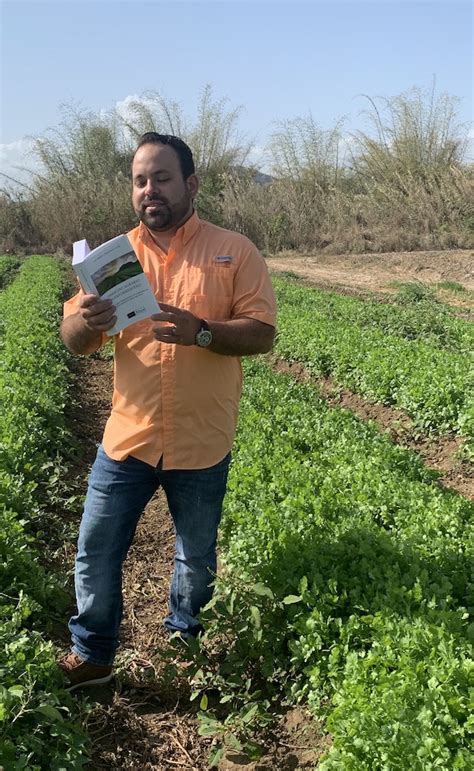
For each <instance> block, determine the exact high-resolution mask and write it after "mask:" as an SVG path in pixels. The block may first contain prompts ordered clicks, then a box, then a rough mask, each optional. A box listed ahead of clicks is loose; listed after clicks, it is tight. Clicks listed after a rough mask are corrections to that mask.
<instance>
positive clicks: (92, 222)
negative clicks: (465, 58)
mask: <svg viewBox="0 0 474 771" xmlns="http://www.w3.org/2000/svg"><path fill="white" fill-rule="evenodd" d="M367 105H368V107H367V110H366V112H365V119H366V120H367V121H368V129H367V131H359V132H357V133H356V134H355V135H353V136H351V137H348V136H347V135H345V134H344V131H343V123H342V122H338V123H337V124H336V125H335V126H334V127H333V128H332V129H330V130H323V129H322V128H321V127H319V126H318V125H317V123H316V122H315V120H314V119H313V117H312V116H311V115H309V116H307V117H304V118H296V119H294V120H288V121H285V122H283V123H281V124H279V125H277V126H276V128H275V131H274V133H273V135H272V137H271V139H270V142H269V145H268V147H267V148H266V152H267V155H269V156H270V157H271V159H272V161H271V163H272V169H271V171H272V177H271V178H270V181H269V183H267V184H264V185H262V184H258V182H257V181H256V177H255V172H256V169H255V168H253V167H252V166H251V165H250V164H249V162H248V158H249V152H250V150H251V143H249V142H247V141H246V140H244V138H243V137H242V135H241V133H240V132H239V119H240V108H232V107H230V106H229V105H228V102H227V100H225V99H215V98H214V95H213V92H212V89H211V87H210V86H207V87H206V88H205V89H204V90H203V92H202V94H201V97H200V100H199V104H198V109H197V115H196V118H195V119H194V121H190V120H189V119H188V118H187V116H186V115H185V113H184V111H183V109H182V107H181V106H180V105H179V104H178V103H177V102H175V101H170V100H168V99H166V98H165V97H163V96H162V95H161V94H158V93H147V94H145V95H144V96H143V97H142V98H141V99H139V100H136V101H135V102H130V104H129V105H128V107H129V109H128V114H127V117H126V118H124V117H123V115H120V114H119V113H118V112H117V111H111V112H109V113H108V114H106V115H104V114H100V115H97V114H92V113H85V112H77V111H74V110H68V111H66V112H65V117H64V119H63V122H62V123H61V125H60V126H59V127H58V128H57V129H56V130H55V131H53V132H50V134H49V135H48V136H45V137H41V138H38V139H36V141H35V149H34V152H35V154H36V156H37V158H38V160H39V161H40V163H41V168H42V171H41V173H39V174H35V175H33V176H32V180H31V184H30V185H29V188H28V189H22V192H21V193H18V194H16V195H14V194H12V193H11V190H10V191H9V192H7V191H3V193H1V192H0V234H1V235H0V249H1V250H2V251H18V250H24V251H25V250H26V251H28V249H30V250H31V249H35V250H36V251H39V250H40V249H43V250H53V249H58V248H63V249H67V250H69V249H70V245H71V242H72V241H74V240H75V239H77V238H81V237H84V236H86V237H87V238H88V240H89V241H90V243H91V244H96V243H99V242H101V241H103V240H105V239H106V238H109V237H111V236H113V235H116V234H117V233H119V232H123V231H126V230H127V229H129V228H130V227H132V226H133V224H134V222H135V216H134V214H133V211H132V207H131V204H130V178H129V177H130V174H129V172H130V162H131V159H132V156H133V151H134V146H135V144H136V139H137V137H138V136H139V135H140V134H142V133H143V132H145V131H151V130H153V131H161V132H164V133H175V134H177V135H179V136H182V137H183V138H184V139H185V140H186V141H187V142H188V143H189V144H190V146H191V148H192V149H193V153H194V156H195V160H196V166H197V170H198V173H199V175H200V178H201V188H200V192H199V196H198V200H197V207H198V210H199V213H200V214H201V216H203V217H205V218H206V219H210V220H211V221H213V222H215V223H217V224H220V225H223V226H226V227H231V228H234V229H236V230H239V231H241V232H243V233H245V234H246V235H248V236H249V237H250V238H252V240H254V241H255V242H256V243H257V244H258V245H259V246H260V247H261V248H263V249H265V250H266V251H267V252H276V251H279V250H282V249H327V250H331V251H334V252H337V251H358V252H360V251H395V250H400V249H408V250H410V249H423V248H449V247H467V248H472V247H473V246H474V167H473V166H472V165H471V166H469V165H468V164H466V163H465V162H464V157H465V148H466V137H467V133H466V131H465V129H464V127H463V126H461V125H459V124H458V122H457V117H456V99H454V98H453V97H451V96H449V95H445V94H443V95H441V96H437V95H436V94H435V91H434V88H433V89H432V90H430V91H423V90H421V89H418V88H414V89H412V90H411V91H409V92H407V93H404V94H401V95H399V96H395V97H393V98H391V99H373V98H371V97H367Z"/></svg>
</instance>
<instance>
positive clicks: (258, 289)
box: [231, 239, 277, 327]
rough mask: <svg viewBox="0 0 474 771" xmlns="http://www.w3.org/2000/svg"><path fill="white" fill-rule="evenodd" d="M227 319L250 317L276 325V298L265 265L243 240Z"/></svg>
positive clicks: (259, 256) (253, 249)
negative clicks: (241, 254) (243, 249)
mask: <svg viewBox="0 0 474 771" xmlns="http://www.w3.org/2000/svg"><path fill="white" fill-rule="evenodd" d="M246 241H247V239H246ZM231 318H233V319H242V318H251V319H256V320H257V321H262V322H264V323H265V324H270V325H271V326H272V327H275V326H276V319H277V307H276V299H275V293H274V291H273V286H272V282H271V280H270V275H269V273H268V268H267V264H266V262H265V260H264V258H263V257H262V255H261V254H260V252H259V251H258V249H257V247H256V246H254V244H252V242H251V241H247V248H246V249H245V251H244V254H243V256H242V259H241V260H240V263H239V266H238V268H237V271H236V274H235V278H234V300H233V306H232V314H231Z"/></svg>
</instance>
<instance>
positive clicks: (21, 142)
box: [0, 137, 39, 189]
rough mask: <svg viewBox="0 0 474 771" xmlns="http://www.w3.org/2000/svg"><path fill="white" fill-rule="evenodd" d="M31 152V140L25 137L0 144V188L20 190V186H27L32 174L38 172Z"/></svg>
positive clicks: (36, 163)
mask: <svg viewBox="0 0 474 771" xmlns="http://www.w3.org/2000/svg"><path fill="white" fill-rule="evenodd" d="M32 150H33V140H32V139H28V138H26V137H25V138H23V139H17V140H16V141H15V142H8V143H4V144H0V188H7V189H20V188H21V187H22V185H28V183H29V182H30V181H31V176H32V173H33V174H34V173H35V172H37V171H39V164H38V161H37V159H36V158H34V156H33V154H32ZM12 180H17V181H18V183H20V184H19V185H18V184H15V182H14V181H12Z"/></svg>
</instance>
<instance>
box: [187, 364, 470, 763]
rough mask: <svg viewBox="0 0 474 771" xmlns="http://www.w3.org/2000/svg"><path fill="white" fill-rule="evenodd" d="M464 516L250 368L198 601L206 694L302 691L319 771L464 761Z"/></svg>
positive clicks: (465, 508) (407, 458) (259, 368)
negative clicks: (208, 650)
mask: <svg viewBox="0 0 474 771" xmlns="http://www.w3.org/2000/svg"><path fill="white" fill-rule="evenodd" d="M472 514H473V507H472V505H471V504H470V503H469V502H468V501H466V500H465V499H463V498H462V497H460V496H458V495H455V494H454V493H451V492H449V491H446V490H444V489H442V488H441V487H440V486H439V485H438V484H437V483H436V481H435V480H434V475H433V472H430V471H428V470H426V469H425V468H424V467H423V465H422V463H421V462H420V460H419V459H418V457H417V456H416V455H415V454H414V453H412V452H410V451H408V450H405V449H403V448H400V447H397V446H394V445H393V444H391V443H390V442H389V441H388V440H387V439H386V438H385V437H382V436H380V435H379V434H378V433H377V432H376V430H375V429H374V428H373V427H372V426H371V425H367V424H364V423H363V422H362V421H359V420H358V419H357V418H355V417H354V416H352V415H351V414H350V413H349V412H347V411H344V410H340V409H328V407H327V406H326V404H325V402H324V401H323V400H321V399H320V398H319V396H318V395H317V393H316V391H315V390H314V389H313V388H312V387H311V386H309V385H303V384H298V383H295V382H294V381H293V380H292V379H291V378H289V377H286V376H282V375H276V374H274V373H272V372H271V371H270V370H269V369H268V368H266V367H264V366H263V365H261V364H259V363H257V362H252V363H250V364H249V365H248V366H247V367H246V388H245V390H244V397H243V401H242V408H241V414H240V420H239V430H238V436H237V442H236V447H235V452H234V455H233V463H232V467H231V475H230V479H229V486H228V493H227V496H226V504H225V515H224V520H223V525H222V536H221V554H222V556H223V559H224V561H225V566H226V569H225V571H224V576H227V577H225V578H224V579H223V580H222V581H219V582H218V587H219V588H218V591H217V593H216V595H215V598H214V600H213V601H212V603H211V607H210V609H209V610H208V614H209V620H208V622H207V623H208V624H209V629H210V632H211V634H212V630H213V624H215V626H216V629H217V632H219V633H220V634H222V633H225V640H226V642H225V645H226V656H225V660H224V663H223V664H222V665H221V667H222V672H223V673H224V677H223V678H222V679H221V681H220V682H219V687H220V689H221V693H223V694H224V695H223V697H222V699H221V701H222V702H223V703H228V702H232V700H234V701H235V699H236V698H237V697H238V698H240V699H241V700H242V699H243V698H244V697H245V698H246V700H247V703H246V712H245V714H244V715H243V721H244V722H245V721H246V720H247V721H249V722H250V718H251V717H254V716H255V715H256V714H258V712H259V710H260V712H262V708H261V704H262V703H263V704H264V709H263V711H264V710H265V709H269V704H270V703H271V702H272V698H273V697H272V694H274V692H275V689H278V688H281V689H283V691H284V692H285V693H286V695H287V696H289V697H290V698H291V699H293V700H295V699H296V700H304V701H306V702H307V703H309V705H310V706H311V707H312V709H313V710H314V712H315V714H316V715H317V716H319V717H320V716H321V715H326V718H327V720H326V726H327V728H328V729H329V730H330V731H331V733H332V734H333V741H334V743H333V746H332V748H331V750H330V751H329V753H328V756H327V758H326V760H324V761H323V762H322V764H321V766H320V767H321V768H324V769H340V768H344V769H347V770H348V771H351V770H352V769H353V771H371V770H372V769H375V768H378V769H406V768H410V769H412V771H425V769H428V768H430V769H435V768H466V769H467V768H469V767H470V754H469V746H470V740H471V739H472V732H473V729H474V720H473V718H472V715H473V712H472V701H471V703H470V698H471V700H472V690H471V691H470V690H469V682H470V678H472V671H473V670H472V667H473V665H472V642H473V639H474V625H472V624H471V625H469V613H470V612H471V613H472V610H473V608H472V589H473V583H472V565H473V561H472V558H473V556H474V555H473V551H474V536H473V526H472V525H473V523H472ZM469 598H470V599H469ZM469 603H470V604H469ZM223 625H224V626H223ZM224 627H226V628H224ZM238 664H240V675H239V678H235V676H233V674H232V671H234V672H235V670H236V668H237V666H238ZM226 667H227V669H226ZM262 676H263V677H262ZM226 678H227V679H226ZM246 678H247V680H246ZM195 682H197V685H198V686H199V685H201V687H203V683H204V685H205V678H204V675H203V674H202V671H201V672H200V673H198V675H197V676H196V679H195ZM213 682H214V684H215V682H216V678H215V677H214V681H213V680H212V679H211V680H208V684H209V685H210V686H212V684H213ZM232 683H234V685H232ZM245 683H246V685H243V684H245ZM471 684H472V683H471ZM226 689H227V690H226ZM239 689H240V690H239ZM244 690H245V694H243V691H244ZM470 694H471V696H470ZM249 705H251V706H250V709H249ZM207 720H208V723H209V724H210V725H211V728H212V720H211V719H210V718H207ZM214 728H215V726H214Z"/></svg>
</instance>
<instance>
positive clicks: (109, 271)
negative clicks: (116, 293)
mask: <svg viewBox="0 0 474 771" xmlns="http://www.w3.org/2000/svg"><path fill="white" fill-rule="evenodd" d="M141 273H143V268H142V266H141V265H140V263H139V261H138V260H137V256H136V254H135V252H133V251H131V252H128V253H127V254H123V255H122V256H121V257H118V258H117V259H116V260H112V261H111V262H108V263H107V265H104V266H103V267H102V268H100V270H97V271H96V272H95V273H93V275H92V280H93V282H94V284H95V286H96V288H97V291H98V293H99V295H101V296H102V295H103V294H105V293H106V292H108V290H109V289H112V288H113V287H114V286H117V284H121V283H123V282H124V281H127V280H128V279H129V278H133V277H134V276H139V275H140V274H141Z"/></svg>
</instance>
